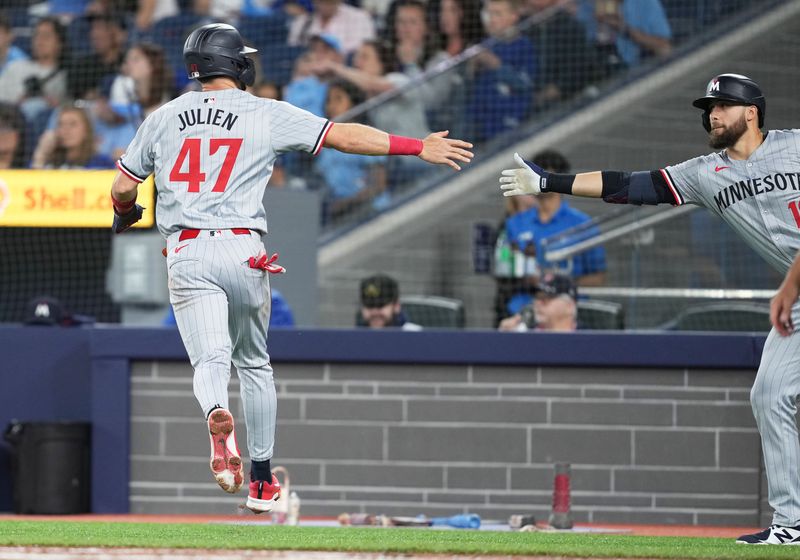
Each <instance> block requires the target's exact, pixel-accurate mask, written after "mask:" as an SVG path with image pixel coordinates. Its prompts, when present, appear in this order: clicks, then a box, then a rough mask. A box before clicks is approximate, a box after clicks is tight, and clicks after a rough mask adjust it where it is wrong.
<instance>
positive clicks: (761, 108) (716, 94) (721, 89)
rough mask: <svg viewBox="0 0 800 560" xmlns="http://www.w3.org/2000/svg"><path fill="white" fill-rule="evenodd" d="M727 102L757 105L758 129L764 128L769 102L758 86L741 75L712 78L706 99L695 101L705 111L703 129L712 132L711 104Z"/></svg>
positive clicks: (695, 104) (722, 75)
mask: <svg viewBox="0 0 800 560" xmlns="http://www.w3.org/2000/svg"><path fill="white" fill-rule="evenodd" d="M712 101H727V102H729V103H735V104H737V105H755V106H756V108H757V109H758V128H761V127H762V126H764V113H766V111H767V102H766V101H765V100H764V94H763V93H761V88H760V87H758V84H757V83H755V82H754V81H753V80H751V79H750V78H748V77H747V76H742V75H741V74H720V75H719V76H717V77H715V78H712V80H711V81H710V82H708V87H706V95H705V97H701V98H699V99H695V100H694V103H692V105H694V106H695V107H697V108H698V109H702V110H703V128H705V129H706V131H707V132H710V131H711V120H710V115H711V102H712Z"/></svg>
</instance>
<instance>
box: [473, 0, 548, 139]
mask: <svg viewBox="0 0 800 560" xmlns="http://www.w3.org/2000/svg"><path fill="white" fill-rule="evenodd" d="M487 12H488V22H487V25H486V27H487V31H488V32H489V35H490V36H491V37H492V38H493V41H491V42H490V43H489V45H490V46H489V49H488V50H485V51H484V52H482V53H481V54H479V55H477V56H476V57H475V58H474V59H473V61H472V66H473V69H474V71H475V74H474V79H473V84H472V92H471V96H470V100H469V102H468V104H467V115H468V116H469V117H471V118H474V119H475V124H476V126H475V132H474V135H475V138H476V139H478V140H488V139H490V138H492V137H493V136H496V135H497V134H499V133H501V132H504V131H506V130H511V129H513V128H515V127H516V126H518V125H519V124H520V123H521V122H522V121H523V120H524V119H525V117H527V115H528V112H529V110H530V108H531V106H532V102H533V85H534V83H535V81H536V73H537V53H536V47H534V45H533V43H532V42H531V41H530V39H529V38H528V37H525V36H523V35H518V34H516V32H515V29H514V28H515V26H516V24H517V22H518V21H519V10H518V7H517V2H516V0H489V4H488V7H487Z"/></svg>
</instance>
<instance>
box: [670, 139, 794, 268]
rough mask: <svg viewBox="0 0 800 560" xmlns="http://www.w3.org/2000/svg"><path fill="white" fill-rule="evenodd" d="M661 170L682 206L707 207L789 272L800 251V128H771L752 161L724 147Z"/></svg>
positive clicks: (766, 256)
mask: <svg viewBox="0 0 800 560" xmlns="http://www.w3.org/2000/svg"><path fill="white" fill-rule="evenodd" d="M661 174H662V176H663V177H664V179H665V180H666V181H667V185H668V186H669V188H670V191H671V192H672V196H673V197H674V198H675V204H676V205H681V204H697V205H699V206H705V207H706V208H708V209H709V210H711V211H712V212H714V213H715V214H717V215H718V216H720V217H721V218H722V219H723V220H725V221H726V222H727V223H728V224H729V225H730V226H731V227H732V228H733V229H734V230H735V231H736V232H737V233H738V234H739V235H740V236H741V237H742V239H743V240H744V241H745V242H746V243H748V244H749V245H750V246H751V247H752V248H753V249H754V250H755V251H756V252H757V253H758V254H759V255H761V256H762V257H763V258H764V259H765V260H766V261H767V262H768V263H769V264H770V265H771V266H773V267H774V268H775V269H776V270H777V271H778V272H780V273H781V274H785V273H786V271H787V270H788V269H789V267H790V266H791V264H792V261H793V260H794V257H795V255H796V253H797V251H798V249H800V130H770V131H769V133H768V134H767V135H766V138H765V139H764V142H762V144H761V145H760V146H759V147H758V148H757V149H756V150H755V151H754V152H753V153H752V154H751V155H750V157H749V158H747V159H746V160H735V159H731V158H729V157H728V155H727V153H726V152H725V151H724V150H723V151H722V152H719V153H714V154H709V155H705V156H700V157H696V158H694V159H690V160H688V161H685V162H683V163H679V164H677V165H673V166H669V167H665V168H664V169H662V170H661Z"/></svg>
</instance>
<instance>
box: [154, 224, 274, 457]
mask: <svg viewBox="0 0 800 560" xmlns="http://www.w3.org/2000/svg"><path fill="white" fill-rule="evenodd" d="M179 235H180V233H174V234H172V235H170V236H169V238H167V267H168V277H169V293H170V303H172V306H173V308H174V309H175V319H176V321H177V323H178V329H179V330H180V334H181V338H182V339H183V343H184V345H185V346H186V352H187V353H188V354H189V360H190V361H191V363H192V367H193V368H194V394H195V397H196V398H197V401H198V402H199V403H200V406H201V407H202V409H203V413H204V415H206V416H207V415H208V413H209V412H210V410H211V409H212V408H214V407H215V406H222V407H224V408H228V383H229V381H230V371H231V362H233V365H234V366H235V367H236V371H237V373H238V375H239V383H240V389H241V397H242V407H243V409H244V416H245V423H246V425H247V450H248V452H249V454H250V458H251V459H252V460H257V461H264V460H267V459H270V458H271V457H272V453H273V446H274V442H275V418H276V410H277V398H276V395H275V383H274V381H273V378H272V366H271V365H270V361H269V354H268V353H267V327H268V326H269V316H270V302H271V299H270V287H269V274H268V273H266V272H264V271H262V270H254V269H252V268H250V267H249V266H248V264H247V259H248V258H249V257H252V256H255V255H256V254H258V253H259V251H263V250H264V245H263V243H262V242H261V238H260V236H259V235H258V234H257V233H254V232H251V233H250V234H249V235H235V234H233V232H231V231H230V230H203V231H202V232H201V234H200V236H198V237H197V238H195V239H191V240H185V241H179V240H178V238H179ZM176 251H177V252H176Z"/></svg>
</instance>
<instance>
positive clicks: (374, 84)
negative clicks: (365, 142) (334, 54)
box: [328, 41, 430, 187]
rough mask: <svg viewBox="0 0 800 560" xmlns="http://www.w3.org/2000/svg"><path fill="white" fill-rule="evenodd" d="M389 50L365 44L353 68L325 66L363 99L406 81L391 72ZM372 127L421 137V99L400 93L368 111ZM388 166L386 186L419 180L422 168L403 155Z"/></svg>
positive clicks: (423, 117)
mask: <svg viewBox="0 0 800 560" xmlns="http://www.w3.org/2000/svg"><path fill="white" fill-rule="evenodd" d="M392 61H393V58H392V55H391V51H390V50H389V48H388V47H386V46H385V45H383V44H381V43H378V42H377V41H366V42H365V43H364V44H363V45H361V47H360V48H359V49H358V51H356V54H355V56H354V57H353V67H352V68H351V67H349V66H344V65H343V64H333V65H329V66H328V69H329V70H330V71H332V72H333V73H334V74H336V75H337V76H338V77H340V78H342V79H344V80H346V81H348V82H350V83H352V84H354V85H356V86H357V87H358V88H359V89H361V90H362V91H363V92H364V93H365V94H366V97H367V98H371V97H377V96H379V95H381V94H383V93H387V92H391V91H393V90H396V89H401V88H403V87H404V86H405V85H406V84H407V83H408V82H409V81H410V80H411V78H409V77H408V76H407V75H405V74H403V73H402V72H396V71H388V72H387V70H394V66H393V62H392ZM367 115H368V117H369V119H370V121H371V122H372V124H373V125H374V126H375V127H377V128H380V129H382V130H391V131H392V133H393V134H397V135H399V136H409V137H411V138H425V137H426V136H427V135H428V134H430V128H429V127H428V122H427V118H426V115H425V105H424V100H423V98H422V96H420V95H419V93H418V92H417V91H416V90H415V89H408V90H405V91H402V93H399V94H397V95H395V96H393V97H391V98H390V99H388V100H386V101H384V102H383V103H381V104H379V105H378V106H376V107H375V108H374V109H370V110H369V111H368V113H367ZM389 163H390V164H389V166H388V179H387V184H388V185H389V186H390V187H394V186H399V185H402V184H406V183H410V182H412V181H415V180H417V179H419V177H420V171H421V170H422V169H423V168H424V167H425V164H424V162H423V161H422V160H420V159H419V158H416V157H411V156H405V157H397V158H392V160H391V161H390V162H389Z"/></svg>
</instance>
